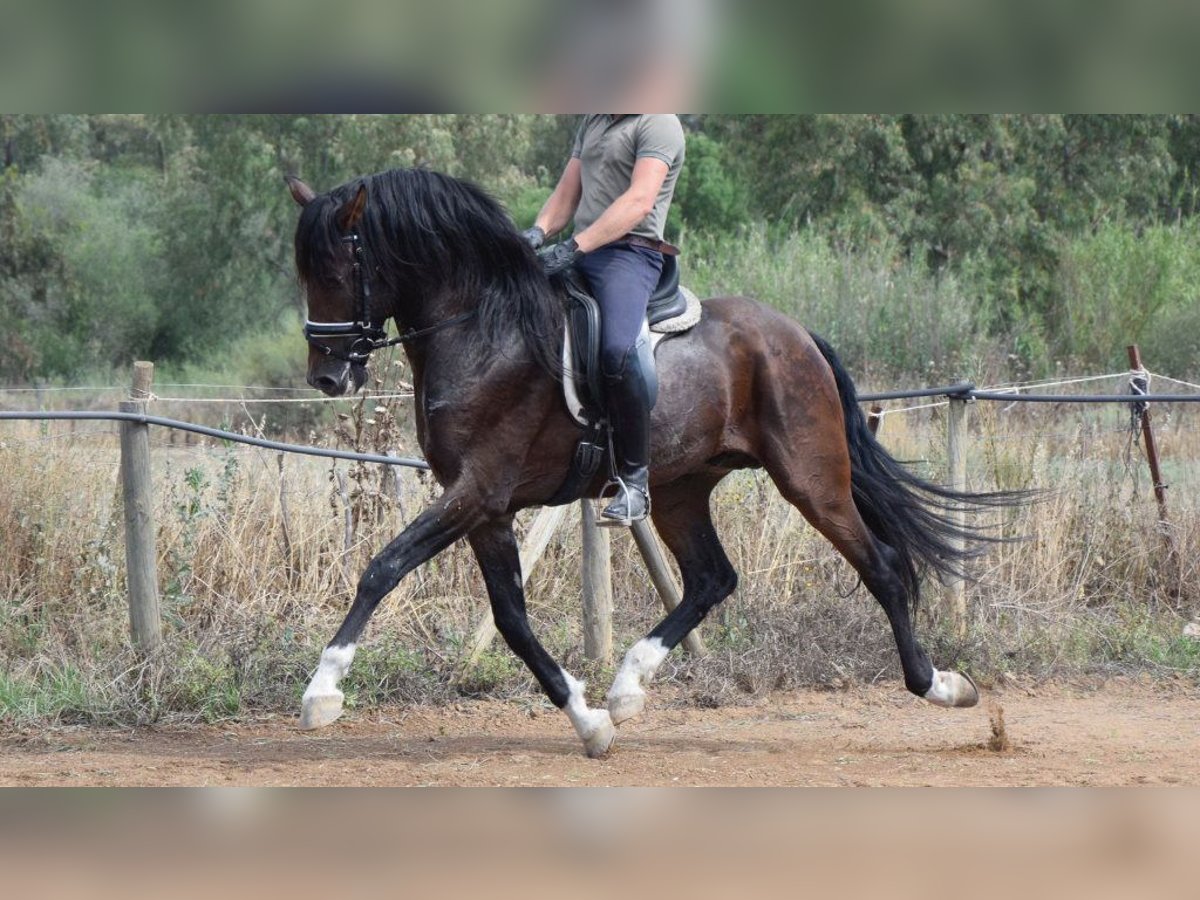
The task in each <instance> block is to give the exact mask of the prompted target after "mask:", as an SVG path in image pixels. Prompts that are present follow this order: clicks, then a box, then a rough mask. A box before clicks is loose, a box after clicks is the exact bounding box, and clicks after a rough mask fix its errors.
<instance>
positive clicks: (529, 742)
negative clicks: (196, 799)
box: [0, 679, 1200, 786]
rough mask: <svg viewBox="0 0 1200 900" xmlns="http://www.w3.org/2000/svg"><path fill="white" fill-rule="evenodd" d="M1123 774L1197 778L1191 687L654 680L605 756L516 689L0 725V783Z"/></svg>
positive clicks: (1095, 781)
mask: <svg viewBox="0 0 1200 900" xmlns="http://www.w3.org/2000/svg"><path fill="white" fill-rule="evenodd" d="M656 700H657V701H658V702H657V703H656V702H655V701H656ZM998 711H999V715H1002V718H1003V726H999V725H997V724H995V723H996V722H997V719H998ZM997 732H998V733H997ZM1005 742H1007V745H1008V746H1007V747H1006V748H1003V749H997V747H998V745H1002V744H1004V743H1005ZM1128 784H1200V690H1198V689H1197V688H1196V687H1195V686H1192V685H1188V684H1186V683H1184V682H1166V683H1164V682H1148V681H1131V680H1124V679H1120V680H1113V681H1108V682H1105V683H1103V684H1096V685H1072V684H1051V685H1041V686H1036V687H1022V686H1018V685H1009V686H1007V687H1004V688H996V689H993V690H990V691H985V692H984V699H983V701H982V702H981V703H980V705H979V706H977V707H975V708H974V709H969V710H944V709H938V708H936V707H933V706H930V705H929V704H927V703H924V702H922V701H920V700H917V699H916V698H914V697H911V696H910V695H908V694H906V693H905V692H904V691H903V690H902V688H901V687H900V686H899V685H895V684H889V685H880V686H874V687H863V688H854V689H851V690H849V691H845V692H816V691H798V692H789V693H778V694H771V695H768V696H766V697H763V698H761V699H757V700H754V701H752V702H751V703H750V704H749V705H746V706H736V707H735V706H730V707H724V708H721V709H698V708H694V707H687V706H684V705H682V704H681V703H670V702H668V699H667V697H664V695H663V694H662V693H658V694H655V692H653V691H652V692H651V702H650V704H649V706H648V707H647V710H646V712H645V713H644V714H643V715H642V716H641V717H640V718H638V719H636V720H634V721H632V722H629V723H626V724H625V725H624V726H622V727H621V729H620V730H619V733H618V737H617V743H616V745H615V747H614V749H613V751H612V752H611V753H610V754H609V756H608V757H607V758H606V759H602V760H591V759H588V758H586V757H585V756H584V755H583V752H582V749H581V745H580V743H579V741H578V740H577V739H576V737H575V735H574V732H573V731H572V730H571V727H570V725H569V723H568V722H567V720H566V718H565V716H563V715H562V714H560V713H559V712H558V711H557V710H554V709H553V708H551V707H549V706H545V705H543V704H542V703H540V702H538V703H534V702H531V701H519V700H518V701H510V702H502V701H462V702H459V703H457V704H454V705H451V706H446V707H424V706H416V707H408V708H398V707H397V708H391V709H386V710H382V711H373V712H370V713H354V712H351V713H348V714H347V715H346V716H345V717H343V719H342V720H341V721H339V722H337V723H335V724H334V725H333V726H331V727H329V728H327V729H324V730H322V731H318V732H301V731H299V730H297V728H296V720H295V719H294V718H291V717H288V716H284V715H278V716H268V717H262V718H256V719H252V720H245V721H237V722H231V723H224V724H218V725H212V726H206V725H186V726H184V725H169V726H154V727H144V728H136V729H133V728H101V727H96V726H75V727H60V728H53V729H20V730H14V729H11V728H10V729H8V730H6V731H5V732H4V733H3V734H2V735H0V785H6V786H36V785H66V786H80V785H279V786H285V785H298V786H299V785H369V786H384V785H394V786H401V785H506V786H507V785H545V786H549V785H755V786H763V785H772V786H774V785H1128Z"/></svg>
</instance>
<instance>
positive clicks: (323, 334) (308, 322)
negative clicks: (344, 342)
mask: <svg viewBox="0 0 1200 900" xmlns="http://www.w3.org/2000/svg"><path fill="white" fill-rule="evenodd" d="M342 243H343V244H349V245H350V252H351V254H352V256H353V257H354V269H353V276H352V277H353V279H354V298H355V305H356V306H357V310H356V313H357V315H356V316H355V319H354V321H353V322H314V321H313V320H312V319H305V320H304V339H305V340H306V341H308V345H309V346H310V347H312V348H313V349H314V350H317V351H319V352H321V353H324V354H325V355H326V356H332V357H333V358H334V359H341V360H344V361H346V362H348V363H350V364H351V365H358V366H365V365H366V364H367V361H368V360H369V359H370V357H371V352H372V351H374V350H381V349H383V348H384V347H394V346H396V345H397V344H403V343H407V342H408V341H414V340H417V339H418V338H423V337H426V336H427V335H430V334H433V333H434V332H435V331H440V330H442V329H443V328H449V327H450V326H452V325H458V324H459V323H460V322H465V321H467V320H468V319H470V318H471V317H472V316H474V315H475V310H473V309H472V310H470V311H469V312H465V313H462V314H461V315H457V316H454V317H452V318H449V319H445V320H443V321H441V322H438V323H437V324H436V325H431V326H429V327H428V328H421V329H416V330H414V329H409V330H408V331H406V332H404V333H403V334H401V335H399V336H398V337H394V338H390V339H389V338H388V336H387V319H386V318H383V319H375V318H372V317H371V282H370V279H369V277H368V276H367V269H366V263H365V259H366V254H365V253H364V252H363V245H362V238H360V237H359V236H358V232H352V233H350V234H348V235H346V236H345V237H343V238H342ZM328 338H349V339H350V349H349V350H347V351H345V352H342V351H340V350H335V349H333V348H332V347H330V346H329V345H328V344H326V343H324V342H323V340H322V339H328Z"/></svg>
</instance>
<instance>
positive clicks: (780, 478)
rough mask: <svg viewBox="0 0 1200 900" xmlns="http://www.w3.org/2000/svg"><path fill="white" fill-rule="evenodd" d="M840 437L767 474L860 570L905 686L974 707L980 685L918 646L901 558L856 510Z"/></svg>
mask: <svg viewBox="0 0 1200 900" xmlns="http://www.w3.org/2000/svg"><path fill="white" fill-rule="evenodd" d="M834 420H835V421H836V420H837V419H836V417H835V419H834ZM839 437H840V433H836V434H835V435H833V436H831V437H829V438H827V441H828V446H824V447H821V448H817V447H815V444H816V443H818V441H819V440H820V439H819V438H818V437H817V436H816V435H815V434H810V435H809V438H808V440H807V441H806V442H805V443H804V444H803V447H804V450H803V452H797V453H796V454H794V455H788V456H786V457H784V456H783V455H782V454H781V455H780V456H775V455H774V454H767V457H768V458H767V459H766V460H765V461H764V464H765V466H766V469H767V472H768V473H769V474H770V476H771V478H772V480H774V482H775V484H776V486H777V487H778V488H779V491H780V493H782V494H783V496H784V497H785V498H786V499H787V500H788V502H790V503H791V504H792V505H794V506H795V507H796V508H797V509H799V510H800V512H801V513H803V514H804V517H805V518H806V519H808V521H809V522H810V523H811V524H812V526H813V527H814V528H816V529H817V531H819V532H821V534H823V535H824V536H825V537H826V538H828V539H829V541H830V543H832V544H833V546H834V547H835V548H837V550H838V552H839V553H841V554H842V556H844V557H845V558H846V560H847V561H848V562H849V563H850V565H852V566H853V567H854V569H855V571H857V572H858V574H859V576H860V577H861V578H862V580H863V584H864V585H865V586H866V588H867V590H869V591H870V592H871V594H872V595H873V596H874V597H875V599H876V600H878V601H879V605H880V606H882V607H883V611H884V613H886V614H887V617H888V622H890V623H891V626H892V634H893V635H894V636H895V638H896V649H897V651H898V652H899V654H900V665H901V667H902V668H903V670H904V684H905V686H906V687H907V688H908V689H909V690H910V691H912V692H913V693H914V694H916V695H917V696H919V697H924V698H925V699H926V700H929V701H930V702H932V703H936V704H938V705H939V706H974V705H975V704H976V703H977V702H978V701H979V692H978V690H977V689H976V688H975V684H974V683H973V682H972V681H971V680H970V679H969V678H967V677H965V676H963V675H960V674H958V673H957V672H939V671H938V670H937V669H935V668H934V667H933V664H932V663H931V662H930V661H929V656H928V655H927V654H926V653H925V650H924V648H922V647H921V645H920V643H918V642H917V639H916V636H915V635H914V634H913V627H912V619H911V617H910V615H909V599H910V598H909V596H908V591H907V590H906V588H905V586H904V581H903V579H902V578H901V577H900V568H899V559H898V556H897V554H896V552H895V551H894V550H893V549H892V548H891V547H889V546H888V545H887V544H885V543H883V541H881V540H879V539H878V538H876V537H875V535H874V534H873V533H872V532H871V530H870V529H869V528H868V527H867V525H866V523H865V522H863V520H862V516H860V515H859V512H858V508H857V507H856V506H855V505H854V500H853V497H852V496H851V493H850V460H849V457H848V454H847V451H846V449H845V444H844V442H841V444H840V447H841V449H840V453H839V450H838V448H837V446H835V444H836V443H838V441H837V438H839ZM797 446H801V445H799V444H798V445H797ZM841 460H844V462H842V461H841ZM831 461H834V462H831ZM818 465H819V466H820V467H818Z"/></svg>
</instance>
